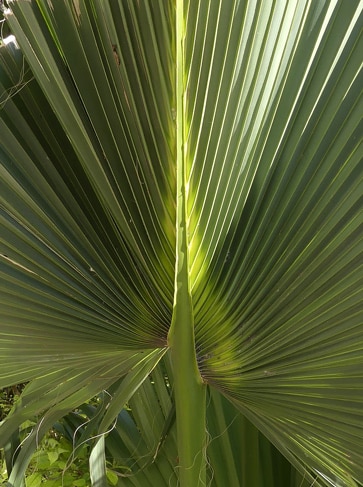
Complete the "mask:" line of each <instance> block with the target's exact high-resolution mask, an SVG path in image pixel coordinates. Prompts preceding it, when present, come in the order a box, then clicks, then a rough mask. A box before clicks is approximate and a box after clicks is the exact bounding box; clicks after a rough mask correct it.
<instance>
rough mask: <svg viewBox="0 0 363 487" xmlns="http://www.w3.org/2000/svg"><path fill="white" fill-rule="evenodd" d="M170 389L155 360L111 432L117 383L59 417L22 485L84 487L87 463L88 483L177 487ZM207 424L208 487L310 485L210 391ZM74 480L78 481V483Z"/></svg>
mask: <svg viewBox="0 0 363 487" xmlns="http://www.w3.org/2000/svg"><path fill="white" fill-rule="evenodd" d="M172 383H173V380H172V376H171V371H170V367H169V366H168V362H165V361H163V360H162V361H160V362H159V364H158V366H157V367H156V368H155V370H154V371H153V372H152V373H151V375H150V377H149V378H148V379H147V380H145V381H144V382H143V384H142V385H141V386H140V387H139V388H138V390H137V391H136V393H135V394H134V395H133V396H131V397H130V398H129V400H128V401H127V405H126V407H125V408H123V409H122V410H121V412H119V411H118V412H117V415H116V418H112V422H111V423H110V424H107V422H108V421H110V420H111V416H112V415H113V413H114V412H112V414H110V415H109V419H108V420H106V423H105V422H104V417H105V412H106V411H107V410H108V409H109V408H112V407H115V408H118V407H119V405H118V406H116V405H115V406H113V401H114V400H116V402H117V391H118V389H119V386H120V385H121V382H120V383H119V384H117V385H116V384H115V385H113V386H111V387H110V388H108V389H107V390H104V391H103V392H102V393H100V394H99V395H98V396H96V397H95V398H94V399H93V400H92V401H88V402H87V403H84V404H82V405H80V406H79V407H77V408H76V409H75V410H74V411H72V412H71V413H69V414H67V415H66V416H64V418H62V419H61V420H60V421H57V422H56V423H55V424H54V425H53V427H52V430H51V433H49V432H46V434H45V438H44V440H43V441H41V438H40V437H39V439H38V442H37V445H36V446H37V450H36V451H35V452H34V455H33V457H32V460H31V463H30V465H29V467H28V469H27V475H26V480H27V484H28V483H29V484H30V485H32V484H31V482H34V485H42V484H43V483H44V484H45V485H49V486H51V485H58V484H59V482H63V483H64V485H78V484H76V482H78V481H80V482H81V481H82V479H84V478H86V479H88V480H87V482H89V477H88V474H87V469H88V461H87V459H88V458H89V461H90V471H91V478H92V477H93V478H99V479H100V481H101V479H102V481H105V479H107V481H108V484H109V485H118V486H140V487H145V486H154V485H156V484H158V485H169V486H177V485H178V475H177V472H178V453H177V443H176V423H175V407H174V399H173V389H172V386H171V384H172ZM27 394H29V391H26V392H25V395H27ZM115 410H116V409H115ZM42 419H43V418H42V416H40V417H39V421H38V425H37V424H36V423H35V422H27V423H25V424H27V426H23V427H22V431H21V433H20V436H21V437H22V438H26V436H27V435H28V434H29V433H31V431H32V429H34V428H37V427H39V426H40V425H41V423H42ZM207 419H208V420H207V432H208V439H207V445H206V452H205V454H207V455H208V485H211V486H216V487H217V486H224V485H225V484H226V481H227V482H228V485H229V486H231V487H239V486H241V485H254V486H255V487H269V486H271V487H274V486H279V487H309V486H310V485H311V482H310V481H309V480H308V474H307V473H306V474H305V476H304V475H300V474H299V473H298V472H297V471H296V470H295V469H294V468H293V467H292V466H291V464H290V463H289V462H288V461H287V460H286V459H285V458H284V457H283V456H282V455H281V454H280V453H279V452H278V451H277V450H276V449H275V448H274V447H273V446H272V444H271V443H270V442H269V441H268V440H267V439H266V438H265V437H263V435H262V434H261V433H260V432H259V431H258V430H257V429H256V428H255V427H254V426H253V425H252V424H251V423H250V422H249V421H248V420H247V419H246V418H245V417H243V416H242V414H241V413H239V412H238V411H236V409H235V407H234V406H233V405H232V404H231V403H229V402H228V401H227V400H226V399H225V398H224V397H223V396H222V395H221V394H220V393H218V392H216V391H213V390H210V391H209V394H208V407H207ZM102 423H104V430H103V431H102V428H103V427H102ZM106 424H107V426H106ZM101 431H102V433H101ZM100 440H101V441H100ZM90 451H92V454H91V455H90ZM15 458H16V456H15ZM13 460H14V457H13ZM100 460H101V461H100ZM101 471H102V472H104V475H101ZM77 472H78V475H79V476H80V475H81V476H82V477H77ZM72 482H74V484H72ZM79 485H86V484H81V483H80V484H79ZM87 485H88V484H87ZM96 485H97V483H96ZM101 485H102V484H101ZM315 485H318V484H315Z"/></svg>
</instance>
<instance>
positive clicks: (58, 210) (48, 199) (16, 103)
mask: <svg viewBox="0 0 363 487" xmlns="http://www.w3.org/2000/svg"><path fill="white" fill-rule="evenodd" d="M95 8H96V7H95ZM99 8H101V7H99ZM112 8H114V9H116V10H115V11H109V10H107V9H105V10H103V8H102V10H100V11H97V12H96V11H94V10H93V7H92V5H91V4H87V5H86V4H83V3H82V6H81V9H82V11H81V12H78V11H73V10H72V9H70V8H69V6H67V5H66V4H65V3H62V4H60V3H58V2H57V3H56V6H55V10H53V9H50V6H49V5H48V3H47V2H44V5H43V6H41V5H40V6H39V8H38V7H37V5H36V4H35V3H21V4H16V5H15V4H14V9H15V10H17V15H18V17H19V20H20V19H22V20H23V23H24V25H23V26H22V27H23V30H21V33H20V31H19V30H18V32H17V34H18V35H17V41H18V42H19V43H20V44H21V45H22V53H20V51H18V50H17V49H15V48H13V52H12V53H11V52H9V49H7V48H3V49H1V51H2V55H1V56H2V60H1V61H2V62H1V70H2V71H1V82H2V84H3V88H2V90H5V89H8V92H6V91H4V92H3V95H2V105H3V109H2V110H1V114H2V118H1V134H2V144H1V163H2V169H1V171H2V173H1V193H0V194H1V227H2V233H1V248H0V254H1V268H2V271H1V272H2V274H1V275H2V280H1V285H2V303H3V306H2V313H4V318H5V319H4V321H5V323H8V324H5V325H4V326H5V328H3V329H2V332H3V333H4V334H6V336H8V337H9V338H8V339H9V340H11V329H12V326H13V324H14V323H16V324H17V325H18V326H19V328H21V327H23V328H24V332H23V333H24V340H26V336H27V334H28V333H29V330H30V329H32V330H33V331H32V334H34V335H35V336H36V335H39V336H44V335H48V336H50V335H49V323H50V322H52V323H53V325H54V326H53V327H52V333H54V335H53V336H54V337H55V336H56V335H57V334H60V335H62V334H64V333H65V332H67V333H68V339H69V340H72V339H75V340H77V339H78V338H80V339H82V341H83V340H84V339H85V341H90V342H93V343H95V342H101V343H109V344H111V343H112V344H114V345H115V346H117V344H122V346H123V347H133V348H135V347H136V348H140V347H145V346H146V347H154V346H160V345H164V344H165V340H166V334H167V330H168V326H169V323H170V319H171V307H172V300H173V277H174V259H173V255H174V246H175V244H174V226H175V222H174V218H175V215H174V194H173V188H174V174H173V170H172V169H173V167H172V162H173V158H172V154H173V150H174V149H173V143H174V142H173V137H174V135H173V120H172V107H171V104H172V88H171V86H172V82H173V78H172V72H171V70H170V69H169V64H170V62H171V61H170V57H171V52H169V51H166V52H163V49H169V50H170V45H171V39H170V36H171V32H170V27H169V24H170V22H172V20H171V19H169V15H171V11H170V9H169V8H168V7H167V6H166V5H165V6H160V9H161V10H160V11H158V12H153V15H154V16H155V19H154V20H155V22H156V24H155V25H153V23H152V19H151V18H149V17H150V15H151V12H150V11H149V9H148V8H147V6H145V8H144V9H143V10H142V11H135V9H134V5H133V2H130V5H128V6H127V5H120V6H119V7H118V9H117V7H116V6H115V5H113V6H112ZM39 9H41V10H43V15H44V16H45V18H46V19H47V23H48V24H47V25H48V28H49V31H48V30H47V29H46V28H45V27H46V26H45V24H44V21H42V20H41V13H40V10H39ZM58 9H59V10H58ZM108 9H111V6H108ZM96 18H97V23H96ZM56 19H57V20H56ZM80 19H82V21H80ZM10 20H11V21H12V22H13V23H14V25H13V28H14V31H16V30H17V29H19V26H18V24H17V20H15V17H14V16H13V14H10V18H9V21H10ZM149 21H150V22H149ZM42 22H43V24H42ZM52 22H53V24H54V25H53V24H52ZM148 22H149V24H150V25H149V28H148V30H147V29H146V28H141V25H140V24H147V23H148ZM158 22H161V23H162V27H163V30H162V31H160V29H159V27H160V25H159V24H158ZM10 23H11V22H10ZM33 23H35V24H36V25H38V29H39V31H35V30H32V28H31V25H32V24H33ZM65 24H67V25H68V28H67V35H62V32H59V31H58V30H57V29H62V26H63V25H65ZM115 25H118V30H117V29H116V27H115ZM156 32H157V34H156ZM155 36H156V38H155ZM32 42H34V43H35V45H37V46H38V48H39V49H40V52H41V53H42V54H41V58H39V57H38V58H37V59H36V62H35V64H34V65H33V66H32V70H33V71H32V73H31V72H30V71H29V67H28V64H27V62H26V61H25V58H23V54H24V55H25V56H28V60H29V61H30V62H34V56H35V53H34V52H33V48H32V47H31V43H32ZM115 44H117V45H120V46H121V45H122V46H123V49H122V52H121V50H120V52H119V54H118V56H119V62H120V64H118V63H116V62H115V58H114V51H113V49H115V48H113V45H115ZM148 49H152V51H153V53H154V56H157V57H158V58H159V61H158V62H159V69H157V70H155V69H153V70H152V73H151V71H150V66H148V63H151V59H150V58H149V56H148V55H147V52H146V51H147V50H148ZM85 51H87V52H85ZM80 52H82V55H81V56H80ZM81 59H82V61H81ZM83 62H84V64H82V63H83ZM155 62H156V61H155ZM163 62H164V63H166V65H163V64H162V63H163ZM151 76H152V79H150V77H151ZM35 78H37V81H35ZM85 80H87V81H86V82H87V86H85V85H84V84H82V83H84V81H85ZM156 85H160V86H162V87H163V90H161V89H158V90H157V93H156V92H155V86H156ZM16 92H18V94H17V96H13V95H14V94H15V93H16ZM43 92H44V93H47V97H48V99H47V100H46V99H45V97H44V95H43ZM157 95H158V96H162V100H163V103H160V102H159V101H160V100H158V99H156V98H155V97H156V96H157ZM97 112H99V113H97ZM54 113H57V117H56V116H55V115H54ZM19 296H21V297H22V299H21V300H20V299H19ZM14 307H15V308H16V309H14ZM64 310H67V311H66V312H64ZM135 322H139V323H140V324H141V326H140V327H135V326H134V324H135ZM141 330H143V331H141ZM85 333H86V334H87V338H85V337H84V334H85ZM20 335H21V331H20V329H19V333H18V338H17V343H18V345H19V342H20ZM91 346H93V345H91ZM9 347H10V343H9ZM18 351H19V348H18Z"/></svg>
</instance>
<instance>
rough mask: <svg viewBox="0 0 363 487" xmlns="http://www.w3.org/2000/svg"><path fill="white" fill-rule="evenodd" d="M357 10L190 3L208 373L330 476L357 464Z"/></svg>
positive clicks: (362, 363) (362, 45) (200, 296)
mask: <svg viewBox="0 0 363 487" xmlns="http://www.w3.org/2000/svg"><path fill="white" fill-rule="evenodd" d="M361 10H362V6H361V5H358V2H351V3H349V5H347V4H346V3H344V2H338V3H337V4H336V5H333V4H332V3H330V2H326V3H324V2H319V3H317V2H313V3H311V4H309V3H306V2H276V3H274V4H272V3H271V4H269V5H268V6H266V5H265V4H264V3H257V2H225V3H223V2H189V4H188V8H187V14H186V15H187V26H186V41H185V42H186V65H187V68H188V73H187V84H186V91H187V99H186V120H187V122H186V125H187V129H186V130H187V134H186V140H187V142H188V146H187V149H186V157H188V158H189V164H190V173H189V220H190V248H191V250H190V252H191V279H192V286H193V300H194V309H195V326H196V341H197V353H198V357H199V365H200V370H201V374H202V376H203V377H204V379H205V381H206V382H208V383H209V384H210V385H213V386H215V387H217V388H218V389H219V390H220V391H221V392H223V393H224V394H226V395H227V396H228V397H230V398H231V399H232V400H233V402H234V404H235V405H236V406H237V407H238V408H239V409H241V411H243V412H244V413H245V414H246V415H247V416H248V417H249V419H251V420H252V421H253V422H254V423H255V424H256V425H258V426H259V427H260V428H261V430H262V431H263V432H264V433H265V434H266V435H267V436H268V437H269V438H270V439H271V440H272V441H273V442H274V443H275V444H276V445H277V446H278V447H279V448H280V450H281V451H283V452H284V454H285V455H286V456H287V458H289V459H290V461H292V462H293V463H294V464H295V465H296V464H297V463H299V462H300V460H302V461H303V462H306V463H307V464H309V465H310V466H311V467H313V468H314V470H315V471H316V472H320V473H321V474H322V477H323V478H325V480H326V481H327V482H328V483H329V482H331V483H332V485H335V484H337V483H339V482H343V484H344V485H354V480H353V479H354V478H355V479H360V480H361V479H362V478H363V470H362V465H363V457H362V451H363V440H362V438H363V409H362V403H363V394H362V387H361V386H362V379H363V377H362V370H363V334H362V326H361V323H362V316H363V313H362V301H361V296H362V288H363V286H362V284H363V276H362V267H361V264H362V255H363V248H362V235H363V232H362V229H363V220H362V194H363V166H362V130H363V125H362V121H361V115H362V110H363V100H362V86H363V77H362V75H363V73H362V71H361V52H362V49H363V41H362V37H361V27H362V14H361Z"/></svg>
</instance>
